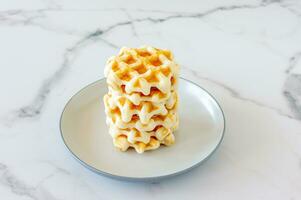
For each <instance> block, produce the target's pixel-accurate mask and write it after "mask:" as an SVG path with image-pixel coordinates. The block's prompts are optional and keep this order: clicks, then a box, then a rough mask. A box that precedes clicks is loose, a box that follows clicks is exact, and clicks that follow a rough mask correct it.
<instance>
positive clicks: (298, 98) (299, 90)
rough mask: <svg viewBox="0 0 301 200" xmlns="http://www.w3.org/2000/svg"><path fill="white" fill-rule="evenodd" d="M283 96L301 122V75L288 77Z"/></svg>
mask: <svg viewBox="0 0 301 200" xmlns="http://www.w3.org/2000/svg"><path fill="white" fill-rule="evenodd" d="M283 95H284V96H285V98H286V100H287V101H288V104H289V106H290V108H291V110H292V112H293V113H294V115H295V116H296V117H297V118H298V119H299V120H301V74H290V75H289V76H288V77H287V79H286V81H285V84H284V89H283Z"/></svg>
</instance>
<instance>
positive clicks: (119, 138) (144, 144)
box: [110, 127, 175, 153]
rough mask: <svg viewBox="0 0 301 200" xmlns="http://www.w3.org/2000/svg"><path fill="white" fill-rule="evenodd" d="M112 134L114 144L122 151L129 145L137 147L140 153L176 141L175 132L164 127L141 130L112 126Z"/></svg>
mask: <svg viewBox="0 0 301 200" xmlns="http://www.w3.org/2000/svg"><path fill="white" fill-rule="evenodd" d="M110 134H111V136H112V137H113V143H114V146H115V147H117V148H118V149H119V150H121V151H126V150H127V149H128V148H129V147H133V148H135V150H136V151H137V152H138V153H143V152H144V151H147V150H153V149H157V148H159V147H160V144H164V145H166V146H169V145H172V144H173V143H174V142H175V137H174V135H173V133H172V132H171V131H170V130H169V129H166V128H164V127H157V129H155V130H154V131H149V132H144V133H142V132H140V131H138V130H137V129H123V130H122V129H118V128H116V127H110Z"/></svg>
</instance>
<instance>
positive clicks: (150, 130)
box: [103, 46, 179, 153]
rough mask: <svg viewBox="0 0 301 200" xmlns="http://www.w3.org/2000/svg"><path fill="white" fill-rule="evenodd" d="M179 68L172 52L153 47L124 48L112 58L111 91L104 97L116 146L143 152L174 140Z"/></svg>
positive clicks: (108, 73) (107, 72)
mask: <svg viewBox="0 0 301 200" xmlns="http://www.w3.org/2000/svg"><path fill="white" fill-rule="evenodd" d="M178 71H179V67H178V65H177V64H176V63H175V62H174V60H173V55H172V54H171V52H170V51H168V50H161V49H157V48H153V47H149V46H145V47H140V48H122V49H121V50H120V52H119V54H118V55H117V56H113V57H111V58H110V59H109V60H108V62H107V64H106V68H105V76H106V78H107V84H108V88H109V92H108V94H106V95H105V96H104V98H103V99H104V104H105V112H106V116H107V120H106V122H107V124H108V126H109V132H110V134H111V136H112V137H113V143H114V146H115V147H117V148H118V149H120V150H121V151H126V150H127V149H128V148H129V147H133V148H134V149H135V150H136V151H137V152H138V153H143V152H144V151H146V150H153V149H157V148H159V146H160V144H164V145H167V146H169V145H171V144H173V143H174V141H175V137H174V135H173V131H175V130H176V129H177V128H178V124H179V119H178V113H177V110H178V93H177V84H178Z"/></svg>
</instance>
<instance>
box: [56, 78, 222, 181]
mask: <svg viewBox="0 0 301 200" xmlns="http://www.w3.org/2000/svg"><path fill="white" fill-rule="evenodd" d="M179 78H180V79H182V80H184V81H187V82H189V83H191V84H193V85H195V86H197V87H199V88H200V89H202V90H203V91H205V92H206V93H207V94H208V95H209V96H210V97H211V98H212V99H213V101H214V102H215V103H216V105H217V107H218V108H219V110H220V111H221V114H222V118H223V130H222V136H221V138H220V140H219V142H218V144H217V145H216V146H215V148H214V149H213V150H212V151H211V152H210V153H209V154H208V155H207V156H206V157H205V158H203V159H202V160H200V161H199V162H197V163H195V164H194V165H192V166H190V167H187V168H186V169H183V170H180V171H177V172H174V173H171V174H166V175H161V176H153V177H130V176H120V175H116V174H112V173H109V172H106V171H102V170H100V169H97V168H95V167H93V166H91V165H89V164H88V163H86V162H85V161H83V160H82V159H80V158H79V157H78V156H77V155H76V154H75V153H74V152H73V151H72V150H71V148H70V147H69V146H68V145H67V142H66V140H65V138H64V135H63V130H62V119H63V115H64V113H65V111H66V108H67V106H68V105H69V104H70V102H71V101H72V99H74V97H75V96H77V95H78V94H79V93H80V92H82V91H83V90H85V89H86V88H88V87H90V86H91V85H94V84H96V83H97V82H102V81H105V80H106V78H101V79H98V80H96V81H94V82H92V83H90V84H88V85H86V86H84V87H83V88H82V89H80V90H79V91H77V92H76V93H75V94H73V95H72V96H71V98H70V99H69V100H68V101H67V103H66V104H65V106H64V108H63V110H62V113H61V116H60V121H59V129H60V135H61V139H62V140H63V143H64V146H65V147H66V148H67V149H68V151H69V152H70V153H71V155H72V156H73V158H75V160H77V161H78V162H79V163H80V164H81V165H83V166H84V167H85V168H87V169H89V170H91V171H92V172H94V173H96V174H99V175H104V176H106V177H109V178H114V179H118V180H123V181H135V182H151V181H158V180H162V179H166V178H170V177H174V176H178V175H180V174H184V173H186V172H188V171H190V170H192V169H194V168H196V167H198V166H200V165H201V164H203V163H204V162H205V161H206V160H208V159H209V158H210V157H211V156H212V155H213V154H214V153H215V152H216V150H217V149H218V147H219V146H220V144H221V143H222V141H223V139H224V136H225V131H226V118H225V114H224V111H223V109H222V107H221V106H220V104H219V103H218V101H217V100H216V98H215V97H214V96H213V95H212V94H211V93H210V92H208V91H207V90H206V89H204V88H203V87H201V86H200V85H198V84H197V83H195V82H193V81H191V80H188V79H186V78H183V77H179Z"/></svg>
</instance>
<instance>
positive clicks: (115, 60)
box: [105, 47, 179, 95]
mask: <svg viewBox="0 0 301 200" xmlns="http://www.w3.org/2000/svg"><path fill="white" fill-rule="evenodd" d="M178 68H179V67H178V65H177V64H176V63H175V62H174V61H173V55H172V54H171V52H170V51H168V50H159V49H156V48H153V47H141V48H137V49H133V48H122V49H121V50H120V52H119V55H118V56H113V57H111V58H110V59H109V60H108V62H107V65H106V68H105V76H106V77H107V83H108V85H109V86H110V87H112V88H113V89H114V90H120V89H122V88H123V87H124V90H125V93H127V94H131V93H133V92H138V93H142V94H143V95H149V94H150V92H151V88H156V89H158V90H159V91H161V92H162V93H164V94H167V93H169V92H170V91H172V89H171V88H172V86H173V85H176V83H177V79H178Z"/></svg>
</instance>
